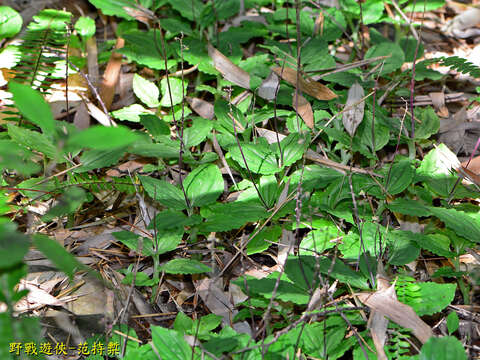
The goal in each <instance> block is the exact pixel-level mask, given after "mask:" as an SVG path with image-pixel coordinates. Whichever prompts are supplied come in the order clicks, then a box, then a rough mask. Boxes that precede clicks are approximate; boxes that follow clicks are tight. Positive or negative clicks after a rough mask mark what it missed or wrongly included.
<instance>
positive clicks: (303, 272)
mask: <svg viewBox="0 0 480 360" xmlns="http://www.w3.org/2000/svg"><path fill="white" fill-rule="evenodd" d="M317 272H320V273H321V274H324V275H328V276H330V277H332V278H334V279H337V280H338V281H340V282H342V283H344V284H349V285H350V286H353V287H356V288H360V289H368V288H369V285H368V282H367V281H366V279H365V278H364V277H363V276H362V275H361V274H360V273H358V272H355V271H353V270H352V269H351V268H349V267H348V266H347V265H345V264H344V263H343V261H342V260H340V259H339V258H337V259H335V260H334V261H332V260H331V259H329V258H327V257H321V258H318V257H314V256H306V255H305V256H303V255H301V256H289V257H288V259H287V262H286V264H285V275H287V277H288V278H289V279H290V280H291V281H292V282H293V283H295V285H296V286H301V287H304V288H305V289H310V288H311V287H312V285H313V284H316V285H318V276H317V277H316V276H315V274H316V273H317Z"/></svg>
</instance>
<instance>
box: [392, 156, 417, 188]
mask: <svg viewBox="0 0 480 360" xmlns="http://www.w3.org/2000/svg"><path fill="white" fill-rule="evenodd" d="M389 173H390V176H389V178H388V183H387V184H386V189H387V192H388V193H389V194H390V195H397V194H399V193H401V192H402V191H403V190H405V189H406V188H407V187H408V185H410V184H411V183H412V181H413V177H414V176H415V169H414V168H413V167H412V165H411V163H410V160H408V159H402V160H400V161H399V162H397V163H395V164H393V166H392V170H391V171H390V172H389Z"/></svg>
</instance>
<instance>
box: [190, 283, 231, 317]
mask: <svg viewBox="0 0 480 360" xmlns="http://www.w3.org/2000/svg"><path fill="white" fill-rule="evenodd" d="M195 286H196V290H197V293H198V295H199V296H200V298H201V299H202V300H203V302H204V303H205V306H206V307H207V308H208V309H209V310H210V311H211V312H212V313H213V314H215V315H218V316H221V317H222V318H223V320H222V322H223V324H224V325H231V323H232V320H233V318H234V317H235V315H236V314H237V312H238V311H237V310H235V308H234V306H233V304H232V303H231V301H230V299H229V296H228V294H227V293H225V292H224V291H223V290H222V289H221V288H220V287H219V286H218V285H217V284H216V283H215V282H214V281H213V280H212V279H208V278H206V279H203V280H200V281H198V282H195Z"/></svg>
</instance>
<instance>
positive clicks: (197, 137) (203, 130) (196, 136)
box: [183, 117, 213, 148]
mask: <svg viewBox="0 0 480 360" xmlns="http://www.w3.org/2000/svg"><path fill="white" fill-rule="evenodd" d="M212 128H213V122H212V121H211V120H208V119H203V118H200V117H197V118H195V119H194V120H193V124H192V126H191V127H188V128H186V129H185V130H183V142H184V143H185V147H186V148H190V147H192V146H197V145H199V144H200V143H201V142H202V141H204V140H205V138H206V137H207V136H208V134H210V132H211V131H212Z"/></svg>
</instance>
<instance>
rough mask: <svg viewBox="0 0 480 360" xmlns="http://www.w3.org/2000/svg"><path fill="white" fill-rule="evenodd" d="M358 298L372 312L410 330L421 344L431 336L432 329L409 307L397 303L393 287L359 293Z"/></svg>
mask: <svg viewBox="0 0 480 360" xmlns="http://www.w3.org/2000/svg"><path fill="white" fill-rule="evenodd" d="M358 298H359V299H360V301H361V302H362V303H364V304H365V305H367V306H368V307H369V308H370V309H372V311H375V312H378V313H379V314H381V315H383V316H385V317H387V318H388V319H390V320H391V321H393V322H395V323H396V324H398V325H400V326H402V327H404V328H407V329H412V332H413V334H414V335H415V336H416V337H417V338H418V340H420V341H421V342H422V343H425V342H427V340H428V339H429V338H431V337H432V336H433V332H432V329H431V328H430V326H428V325H427V324H426V323H425V322H424V321H423V320H422V319H420V317H419V316H418V315H417V314H416V313H415V310H413V309H412V308H411V307H410V306H408V305H405V304H403V303H401V302H400V301H398V299H397V294H396V292H395V285H390V286H388V287H386V286H385V285H384V286H382V287H381V288H380V289H379V290H377V291H376V292H374V293H360V294H358Z"/></svg>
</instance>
